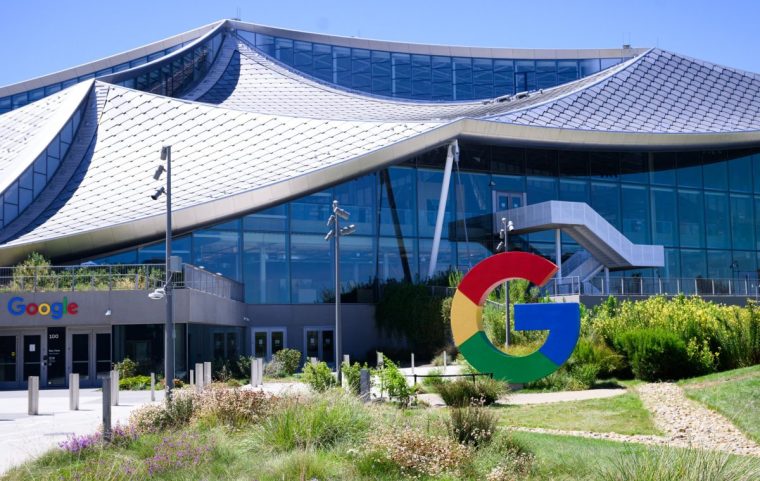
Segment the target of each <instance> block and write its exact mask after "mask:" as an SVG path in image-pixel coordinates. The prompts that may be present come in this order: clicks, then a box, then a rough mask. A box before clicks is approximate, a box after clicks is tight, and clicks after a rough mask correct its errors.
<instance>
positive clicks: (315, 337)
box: [305, 330, 320, 359]
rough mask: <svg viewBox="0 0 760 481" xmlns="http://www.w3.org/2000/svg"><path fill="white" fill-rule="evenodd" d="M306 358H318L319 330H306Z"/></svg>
mask: <svg viewBox="0 0 760 481" xmlns="http://www.w3.org/2000/svg"><path fill="white" fill-rule="evenodd" d="M305 352H306V358H307V359H311V358H312V357H316V358H317V359H319V357H320V356H319V331H316V330H307V331H306V349H305Z"/></svg>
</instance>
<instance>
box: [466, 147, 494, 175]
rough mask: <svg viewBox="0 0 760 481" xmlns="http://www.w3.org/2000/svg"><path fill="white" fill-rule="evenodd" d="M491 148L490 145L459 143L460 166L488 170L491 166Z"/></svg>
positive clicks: (468, 168) (467, 168)
mask: <svg viewBox="0 0 760 481" xmlns="http://www.w3.org/2000/svg"><path fill="white" fill-rule="evenodd" d="M490 160H491V149H490V147H489V146H488V145H483V144H475V143H469V142H460V143H459V168H461V169H465V170H480V171H483V170H485V171H488V170H490V168H491V162H490Z"/></svg>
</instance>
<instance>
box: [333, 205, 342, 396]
mask: <svg viewBox="0 0 760 481" xmlns="http://www.w3.org/2000/svg"><path fill="white" fill-rule="evenodd" d="M332 207H333V213H334V214H333V215H334V218H335V375H336V377H337V378H338V384H340V380H341V379H340V378H341V376H340V358H341V340H342V336H341V332H340V329H341V324H340V216H339V215H337V214H335V211H336V210H337V208H338V201H337V200H333V203H332Z"/></svg>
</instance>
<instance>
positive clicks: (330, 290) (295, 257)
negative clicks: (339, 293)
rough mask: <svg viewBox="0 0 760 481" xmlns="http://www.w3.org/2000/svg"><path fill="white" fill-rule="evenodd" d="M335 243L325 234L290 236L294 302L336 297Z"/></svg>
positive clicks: (316, 300) (300, 302) (309, 301)
mask: <svg viewBox="0 0 760 481" xmlns="http://www.w3.org/2000/svg"><path fill="white" fill-rule="evenodd" d="M333 262H334V261H333V243H332V241H330V242H327V241H325V238H324V235H306V234H293V235H291V237H290V276H291V281H290V283H291V302H292V303H293V304H312V303H315V302H327V301H329V300H330V299H334V297H333V296H334V295H335V294H334V293H335V286H334V284H335V281H334V274H335V272H334V271H335V267H334V265H333Z"/></svg>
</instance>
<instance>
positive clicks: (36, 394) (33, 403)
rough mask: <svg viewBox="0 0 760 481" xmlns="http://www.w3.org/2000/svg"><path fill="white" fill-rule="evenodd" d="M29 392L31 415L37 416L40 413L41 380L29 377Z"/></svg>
mask: <svg viewBox="0 0 760 481" xmlns="http://www.w3.org/2000/svg"><path fill="white" fill-rule="evenodd" d="M27 386H28V390H29V415H30V416H37V415H38V414H39V413H40V378H39V376H29V378H28V379H27Z"/></svg>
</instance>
